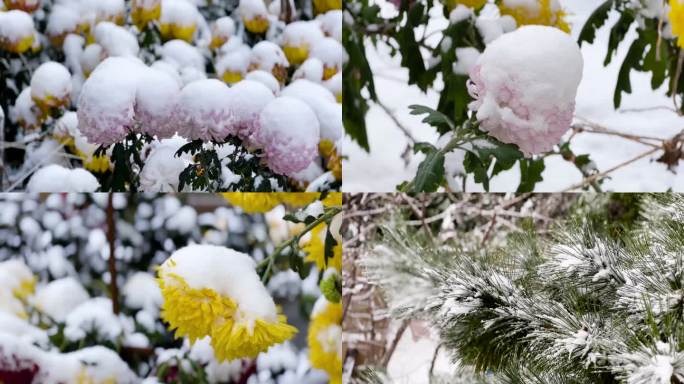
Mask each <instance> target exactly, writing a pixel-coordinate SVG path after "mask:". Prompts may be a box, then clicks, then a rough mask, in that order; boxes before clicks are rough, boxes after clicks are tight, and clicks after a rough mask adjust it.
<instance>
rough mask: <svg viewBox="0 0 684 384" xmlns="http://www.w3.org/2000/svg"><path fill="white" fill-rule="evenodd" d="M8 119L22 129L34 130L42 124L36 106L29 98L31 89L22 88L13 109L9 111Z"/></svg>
mask: <svg viewBox="0 0 684 384" xmlns="http://www.w3.org/2000/svg"><path fill="white" fill-rule="evenodd" d="M10 117H11V118H12V120H13V121H15V122H16V123H17V124H19V125H20V126H21V127H22V128H24V129H35V128H38V127H39V126H40V124H41V123H42V117H41V113H40V110H39V109H38V106H37V105H36V103H35V102H34V101H33V99H32V98H31V87H26V88H24V90H23V91H21V93H19V96H17V99H16V100H15V101H14V107H13V108H12V109H11V110H10Z"/></svg>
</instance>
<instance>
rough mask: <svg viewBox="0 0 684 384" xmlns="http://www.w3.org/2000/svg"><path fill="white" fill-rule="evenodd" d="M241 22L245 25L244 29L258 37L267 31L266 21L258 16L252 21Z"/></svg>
mask: <svg viewBox="0 0 684 384" xmlns="http://www.w3.org/2000/svg"><path fill="white" fill-rule="evenodd" d="M242 22H243V23H244V24H245V29H246V30H248V31H250V32H252V33H254V34H257V35H260V34H262V33H264V32H266V31H267V30H268V26H269V22H268V19H267V18H265V17H263V16H261V15H259V16H256V17H254V18H252V19H247V18H243V19H242Z"/></svg>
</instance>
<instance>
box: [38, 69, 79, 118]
mask: <svg viewBox="0 0 684 384" xmlns="http://www.w3.org/2000/svg"><path fill="white" fill-rule="evenodd" d="M70 93H71V74H70V73H69V70H68V69H67V68H66V67H65V66H64V65H62V64H60V63H57V62H54V61H48V62H46V63H43V64H41V65H40V66H39V67H38V68H37V69H36V71H35V72H33V76H32V77H31V98H32V99H33V101H34V102H35V103H36V105H37V106H38V108H39V109H40V110H41V112H42V113H43V115H48V114H49V112H50V110H51V109H54V108H60V107H63V106H66V105H67V104H68V103H69V96H70Z"/></svg>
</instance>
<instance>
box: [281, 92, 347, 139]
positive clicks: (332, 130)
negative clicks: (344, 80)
mask: <svg viewBox="0 0 684 384" xmlns="http://www.w3.org/2000/svg"><path fill="white" fill-rule="evenodd" d="M281 95H282V96H289V97H294V98H296V99H299V100H301V101H303V102H305V103H306V104H307V105H308V106H309V107H311V109H312V110H313V111H314V112H315V113H316V116H317V117H318V122H319V124H320V127H321V140H328V141H330V142H331V143H335V142H337V140H339V139H340V138H341V137H342V132H343V131H344V127H343V126H342V105H341V104H337V100H335V96H333V94H332V93H331V92H330V91H328V90H327V89H326V88H325V87H323V86H322V85H320V84H316V83H313V82H311V81H309V80H303V79H302V80H297V81H295V82H293V83H291V84H290V85H288V86H287V87H285V89H283V92H282V94H281Z"/></svg>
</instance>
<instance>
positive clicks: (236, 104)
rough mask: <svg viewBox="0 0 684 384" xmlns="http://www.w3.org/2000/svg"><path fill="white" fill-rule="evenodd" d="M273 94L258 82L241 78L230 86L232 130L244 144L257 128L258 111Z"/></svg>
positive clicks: (248, 141) (273, 97)
mask: <svg viewBox="0 0 684 384" xmlns="http://www.w3.org/2000/svg"><path fill="white" fill-rule="evenodd" d="M273 99H275V96H273V92H271V90H270V89H268V88H267V87H266V86H265V85H263V84H262V83H260V82H257V81H253V80H243V81H240V82H239V83H237V84H235V85H234V86H233V87H232V88H231V99H230V108H231V110H232V112H233V118H234V121H233V124H234V128H233V129H234V130H235V133H236V134H237V136H238V137H239V138H240V139H242V140H243V141H244V142H245V143H246V144H248V145H249V144H250V143H251V141H252V136H254V135H256V134H257V132H256V131H257V129H259V113H260V112H261V111H262V110H263V109H264V107H266V105H268V103H270V102H271V101H272V100H273Z"/></svg>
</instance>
